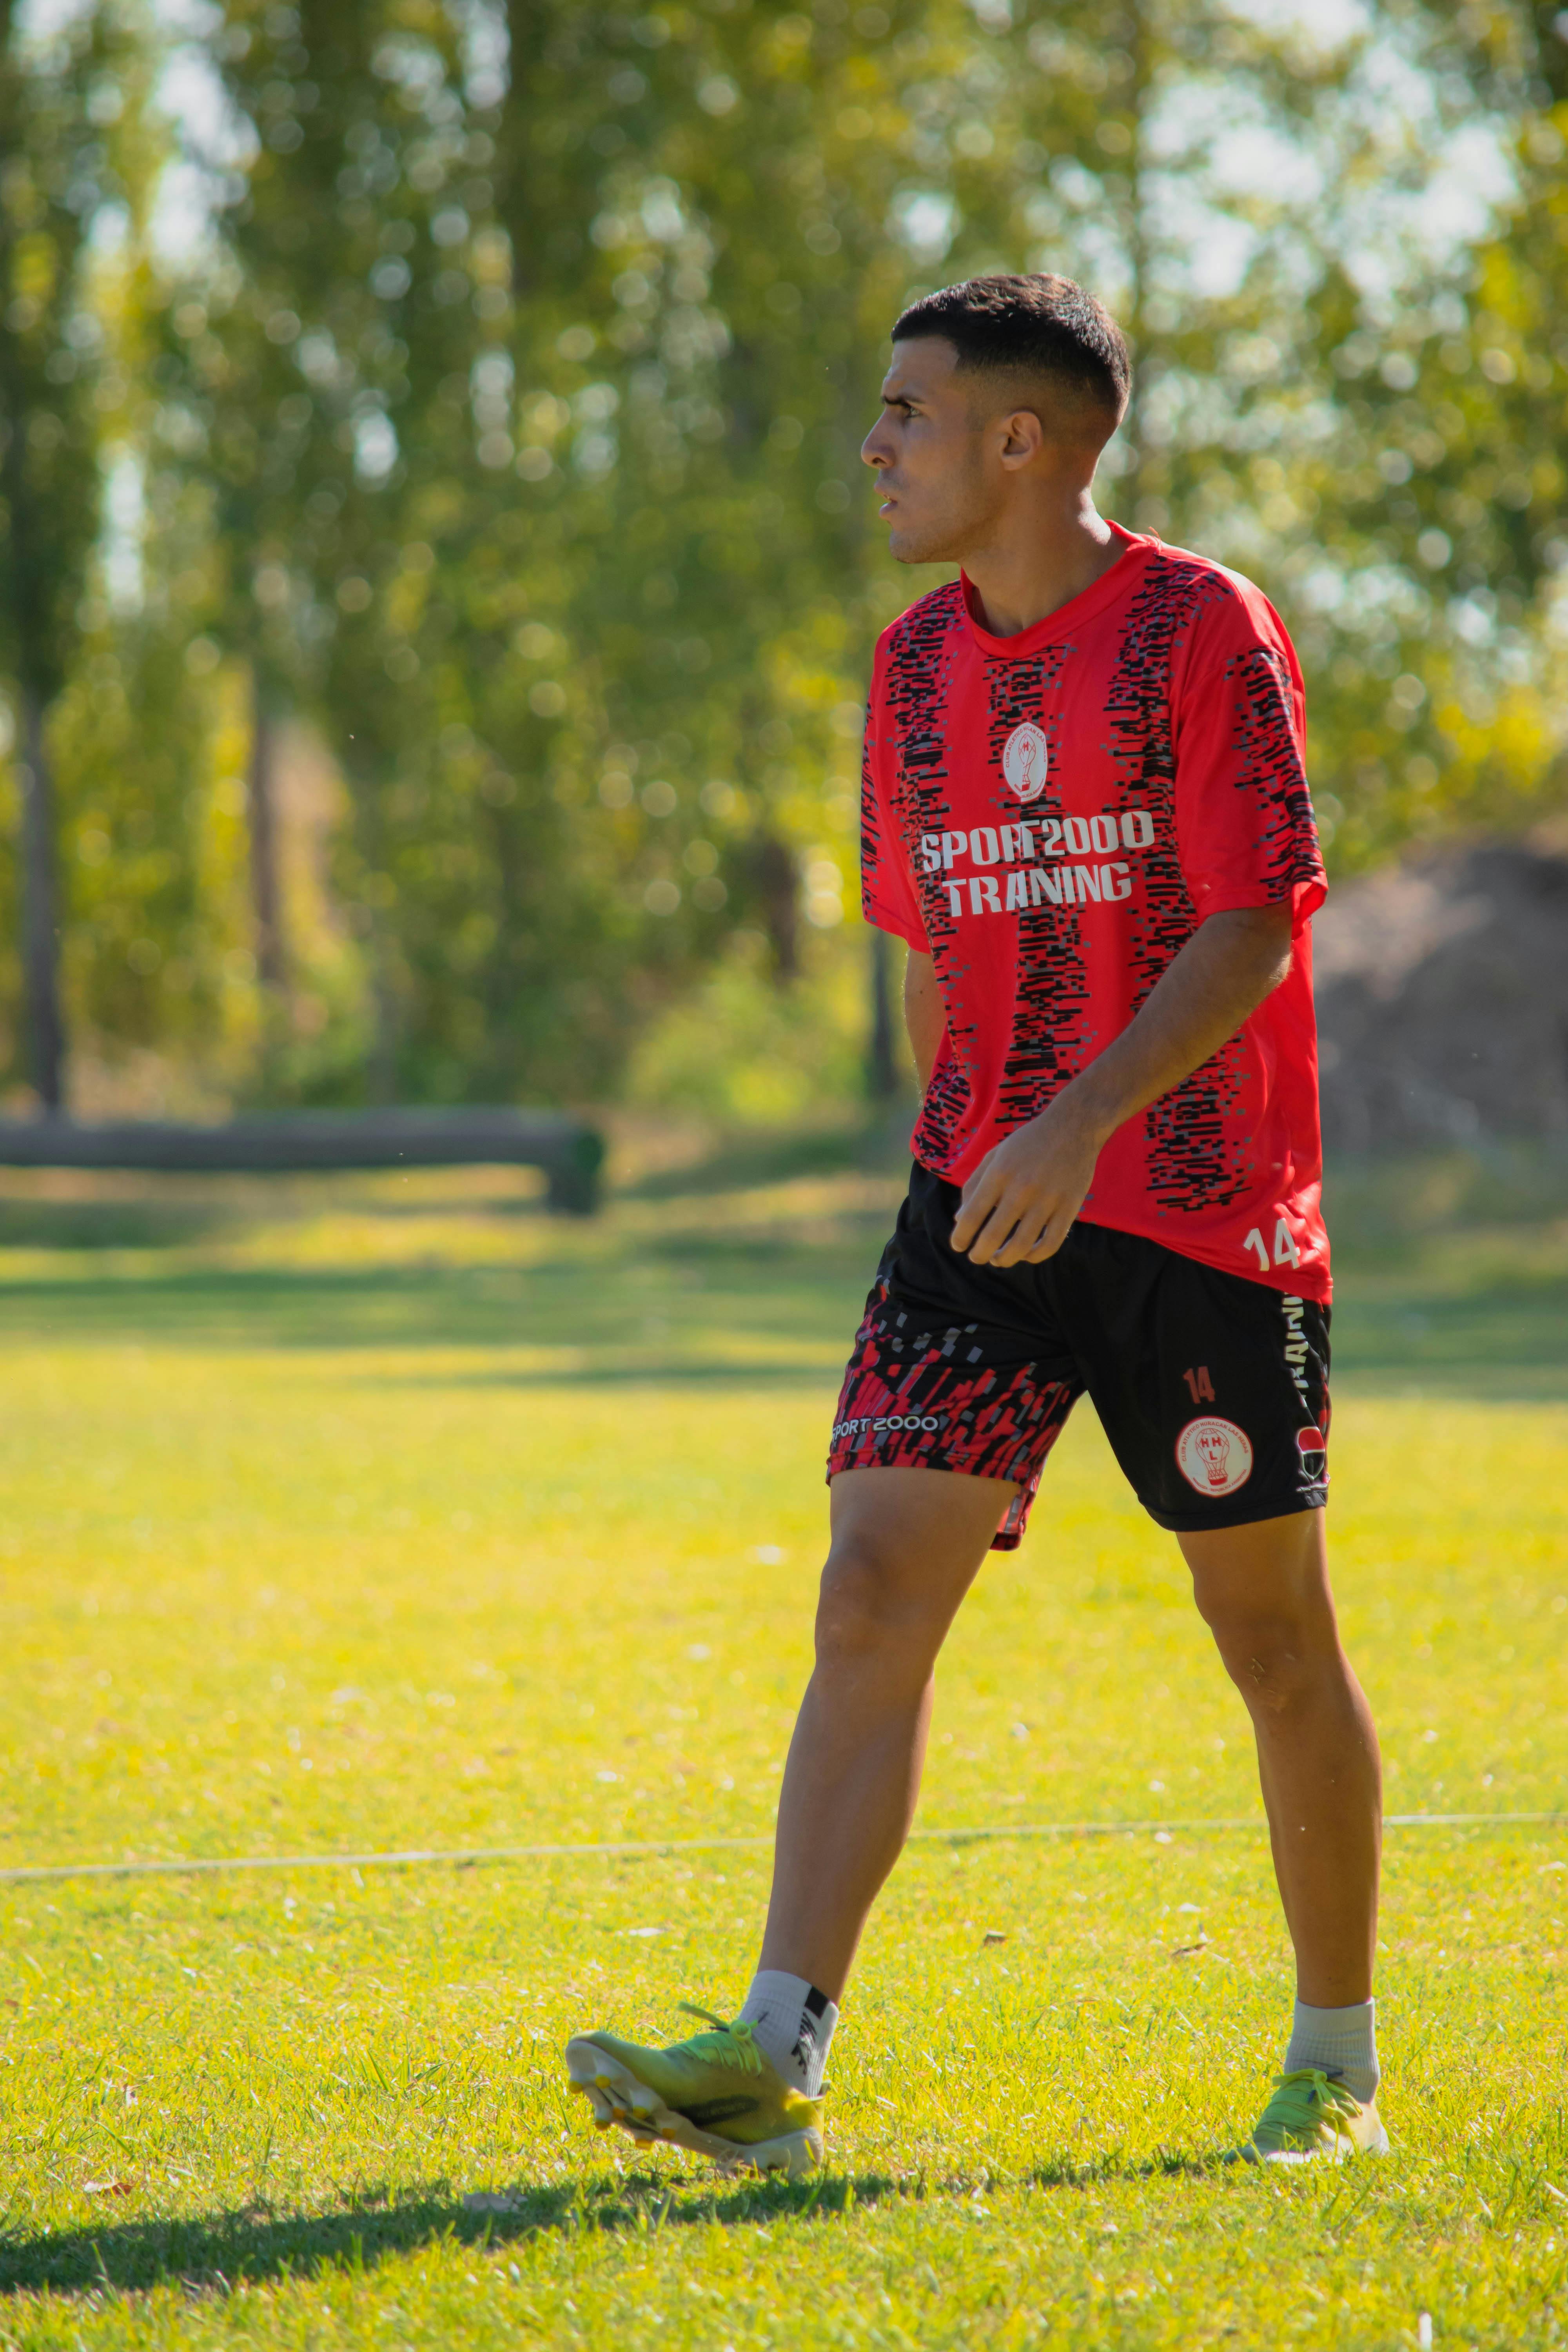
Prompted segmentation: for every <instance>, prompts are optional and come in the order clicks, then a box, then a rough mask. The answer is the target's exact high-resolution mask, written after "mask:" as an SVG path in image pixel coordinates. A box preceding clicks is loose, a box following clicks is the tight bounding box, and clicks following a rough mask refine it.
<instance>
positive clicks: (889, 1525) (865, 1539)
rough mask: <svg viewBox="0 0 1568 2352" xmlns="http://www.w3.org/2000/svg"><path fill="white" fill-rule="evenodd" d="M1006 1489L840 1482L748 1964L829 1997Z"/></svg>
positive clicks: (929, 1474) (916, 1474) (906, 1478)
mask: <svg viewBox="0 0 1568 2352" xmlns="http://www.w3.org/2000/svg"><path fill="white" fill-rule="evenodd" d="M1016 1492H1017V1489H1016V1486H1013V1485H1012V1484H1011V1482H1010V1481H1008V1480H1005V1479H999V1478H964V1477H957V1476H954V1475H952V1473H950V1472H948V1471H943V1470H894V1469H885V1470H882V1469H869V1470H843V1471H840V1472H839V1474H838V1475H837V1477H836V1478H835V1479H834V1481H833V1486H832V1489H831V1515H832V1541H831V1544H830V1547H829V1550H828V1555H827V1565H826V1568H825V1569H824V1570H823V1574H822V1594H821V1599H820V1601H819V1602H818V1605H817V1612H816V1671H815V1672H814V1674H813V1675H812V1677H811V1680H810V1682H809V1683H808V1684H807V1685H806V1692H805V1699H804V1700H803V1701H802V1704H801V1710H800V1716H799V1718H798V1720H797V1722H796V1724H795V1737H794V1738H793V1739H792V1741H791V1742H790V1751H789V1761H788V1763H787V1764H786V1765H785V1767H784V1790H783V1793H782V1795H781V1797H780V1800H779V1822H778V1833H777V1839H776V1843H775V1848H774V1861H773V1896H772V1900H771V1901H770V1903H769V1906H768V1923H767V1929H766V1932H765V1934H764V1936H763V1951H762V1959H761V1962H760V1965H761V1967H763V1968H764V1969H785V1970H787V1971H788V1972H789V1974H790V1975H792V1976H795V1977H802V1978H804V1979H805V1980H806V1982H807V1983H808V1984H813V1985H816V1986H817V1987H818V1988H819V1989H820V1990H822V1991H823V1992H825V1993H826V1995H827V1996H828V1999H829V2000H834V2001H837V2000H838V1998H839V1996H840V1994H841V1993H842V1992H843V1990H844V1986H845V1982H846V1980H847V1977H848V1974H849V1968H850V1963H851V1961H852V1960H853V1959H854V1957H855V1948H856V1946H857V1945H858V1942H859V1940H860V1934H861V1930H862V1929H863V1928H864V1927H865V1925H866V1919H867V1915H868V1912H869V1911H870V1908H871V1906H872V1904H873V1903H874V1902H875V1900H876V1898H877V1894H878V1891H879V1888H880V1886H881V1885H882V1882H883V1880H884V1879H885V1878H886V1877H887V1875H888V1873H889V1871H890V1870H891V1869H892V1867H893V1864H894V1863H895V1862H896V1861H897V1860H898V1858H899V1853H900V1849H901V1848H902V1846H903V1843H904V1840H905V1838H906V1837H907V1836H908V1835H909V1830H910V1822H911V1821H912V1820H913V1818H914V1811H915V1802H916V1800H917V1798H918V1796H919V1794H920V1782H921V1766H922V1765H923V1763H924V1761H925V1748H926V1734H927V1731H928V1729H929V1727H930V1723H931V1674H932V1670H933V1668H934V1666H935V1664H936V1659H937V1653H938V1652H939V1650H940V1649H941V1648H942V1643H943V1641H944V1640H945V1639H946V1636H947V1630H948V1627H949V1626H950V1625H951V1624H952V1620H953V1617H954V1615H955V1614H956V1612H957V1610H958V1604H959V1602H960V1601H962V1600H963V1596H964V1594H965V1593H966V1592H967V1591H968V1590H969V1588H970V1586H971V1584H972V1583H973V1580H974V1578H975V1574H976V1572H977V1570H979V1567H980V1564H981V1561H982V1560H983V1559H984V1557H985V1553H986V1550H987V1549H988V1548H989V1546H990V1542H991V1538H992V1537H993V1536H994V1534H995V1532H996V1529H997V1527H998V1525H999V1524H1000V1521H1001V1518H1002V1515H1003V1513H1004V1511H1005V1509H1006V1507H1007V1505H1008V1503H1009V1502H1010V1500H1011V1499H1012V1497H1013V1496H1014V1495H1015V1494H1016Z"/></svg>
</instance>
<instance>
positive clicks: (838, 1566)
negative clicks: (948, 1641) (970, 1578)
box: [816, 1529, 946, 1666]
mask: <svg viewBox="0 0 1568 2352" xmlns="http://www.w3.org/2000/svg"><path fill="white" fill-rule="evenodd" d="M945 1624H946V1621H945V1617H942V1619H941V1620H940V1621H939V1620H938V1619H937V1617H936V1616H935V1614H934V1612H932V1610H931V1607H930V1605H929V1604H928V1603H923V1601H922V1596H921V1592H920V1590H919V1585H918V1580H914V1579H911V1577H910V1570H909V1563H907V1562H906V1561H904V1560H902V1559H900V1557H899V1555H898V1552H897V1551H896V1549H894V1548H893V1547H891V1546H890V1545H889V1544H888V1543H887V1542H886V1540H885V1539H882V1538H879V1537H878V1536H876V1535H875V1534H874V1533H872V1532H870V1531H869V1530H866V1529H855V1530H853V1531H850V1530H845V1531H843V1532H841V1533H840V1534H838V1535H836V1536H835V1538H834V1539H833V1548H832V1549H831V1550H830V1551H829V1553H828V1555H827V1565H826V1568H825V1569H824V1570H823V1571H822V1590H821V1593H820V1595H819V1597H818V1600H817V1604H816V1657H817V1664H819V1665H839V1666H854V1665H858V1664H863V1663H867V1662H869V1661H872V1660H877V1661H881V1662H885V1663H888V1664H891V1663H892V1662H893V1661H895V1660H898V1659H902V1658H905V1657H910V1658H911V1659H912V1660H913V1662H914V1663H915V1664H917V1665H918V1664H920V1663H921V1660H922V1659H925V1658H926V1655H927V1653H928V1652H929V1653H930V1654H931V1655H934V1654H935V1648H936V1647H937V1646H940V1643H941V1640H942V1633H943V1632H944V1631H945ZM928 1664H929V1662H928Z"/></svg>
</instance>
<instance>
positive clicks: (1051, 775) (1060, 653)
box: [985, 645, 1100, 1127]
mask: <svg viewBox="0 0 1568 2352" xmlns="http://www.w3.org/2000/svg"><path fill="white" fill-rule="evenodd" d="M1071 651H1072V646H1070V645H1063V646H1047V647H1046V648H1045V650H1044V651H1043V652H1042V653H1040V654H1037V655H1036V656H1034V657H1033V658H1032V659H1029V660H1024V661H988V662H987V663H986V665H985V704H986V728H985V734H986V741H987V744H988V747H989V749H990V752H991V757H992V759H993V761H994V763H995V767H996V772H997V774H998V775H1000V774H1001V772H1002V749H1003V746H1004V744H1005V742H1006V740H1007V738H1008V736H1009V735H1011V733H1012V732H1013V730H1014V728H1015V727H1017V726H1020V725H1021V724H1022V723H1023V721H1024V720H1025V719H1032V720H1033V721H1034V724H1035V725H1036V726H1037V727H1038V728H1039V729H1040V730H1041V731H1042V732H1043V734H1044V735H1045V738H1046V740H1047V743H1048V745H1049V747H1050V756H1051V764H1050V769H1049V772H1048V773H1047V778H1046V789H1045V791H1044V792H1043V793H1041V794H1040V796H1039V798H1038V800H1035V801H1031V802H1030V803H1029V804H1028V806H1027V808H1023V807H1018V806H1016V804H1015V803H1013V799H1012V795H1011V793H1009V792H1008V791H1007V789H1006V786H1005V784H1004V785H1003V788H1002V794H1001V797H1002V800H1003V803H1005V805H1006V806H1007V807H1008V808H1009V810H1010V811H1011V812H1012V814H1014V815H1016V816H1022V817H1024V818H1026V820H1027V821H1028V822H1030V823H1031V824H1033V823H1037V822H1038V821H1040V820H1041V819H1043V818H1045V817H1048V816H1056V817H1059V816H1061V815H1062V814H1064V811H1063V808H1062V793H1061V776H1060V774H1059V772H1058V765H1057V754H1058V746H1059V741H1060V731H1061V730H1060V719H1059V716H1058V712H1057V711H1055V710H1053V709H1049V708H1048V707H1047V703H1046V699H1045V698H1046V696H1047V694H1048V693H1050V692H1051V690H1052V689H1053V688H1055V687H1056V686H1058V684H1059V683H1060V680H1061V674H1062V670H1063V667H1064V666H1065V665H1066V662H1067V658H1068V655H1069V654H1070V653H1071ZM1018 971H1019V977H1020V982H1021V983H1022V982H1023V976H1024V974H1026V973H1027V975H1028V982H1027V985H1023V984H1020V986H1019V989H1018V993H1017V998H1016V1002H1015V1004H1014V1008H1013V1045H1012V1050H1011V1051H1010V1053H1009V1054H1008V1055H1007V1061H1006V1066H1005V1068H1004V1070H1003V1073H1002V1081H1001V1084H1000V1086H999V1087H997V1089H996V1105H997V1109H998V1111H999V1112H1000V1114H1001V1116H1002V1117H1003V1118H1005V1120H1006V1122H1007V1124H1008V1125H1009V1126H1010V1127H1021V1126H1022V1125H1023V1123H1024V1121H1025V1120H1026V1119H1027V1118H1034V1117H1035V1115H1036V1113H1037V1112H1038V1111H1042V1110H1044V1108H1045V1107H1046V1105H1047V1103H1048V1102H1049V1101H1050V1099H1051V1097H1052V1096H1053V1095H1054V1094H1057V1093H1058V1092H1059V1091H1060V1089H1061V1088H1062V1087H1065V1086H1066V1084H1067V1083H1068V1079H1069V1078H1071V1077H1074V1076H1077V1074H1078V1072H1079V1070H1080V1069H1081V1068H1082V1067H1083V1065H1084V1063H1085V1062H1086V1061H1087V1060H1089V1058H1090V1056H1091V1055H1094V1054H1095V1053H1097V1052H1099V1050H1100V1047H1099V1045H1096V1043H1095V1042H1094V1041H1093V1040H1092V1039H1091V1038H1089V1037H1088V1036H1086V1034H1085V1033H1084V1029H1083V1013H1084V1011H1085V1009H1086V1007H1087V1006H1088V1004H1089V976H1088V973H1087V971H1085V968H1084V961H1083V945H1082V940H1081V939H1080V937H1079V909H1078V908H1076V907H1073V908H1067V907H1050V906H1042V907H1032V908H1027V909H1026V910H1025V911H1023V912H1021V913H1020V914H1019V917H1018Z"/></svg>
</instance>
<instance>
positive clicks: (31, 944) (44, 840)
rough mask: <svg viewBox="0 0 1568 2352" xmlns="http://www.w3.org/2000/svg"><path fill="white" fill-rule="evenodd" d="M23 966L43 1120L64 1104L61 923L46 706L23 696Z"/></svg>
mask: <svg viewBox="0 0 1568 2352" xmlns="http://www.w3.org/2000/svg"><path fill="white" fill-rule="evenodd" d="M22 729H23V745H22V750H23V756H22V767H21V773H20V778H19V781H20V783H21V787H22V906H23V917H22V922H23V947H22V957H23V968H24V971H25V974H26V1001H27V1031H28V1039H29V1043H30V1045H31V1049H32V1076H33V1085H34V1087H35V1088H36V1090H37V1097H38V1100H39V1103H40V1104H41V1106H42V1108H43V1113H44V1117H45V1118H58V1116H59V1113H60V1110H61V1108H63V1104H64V1085H63V1074H64V1066H65V1031H64V1028H63V1025H62V1024H61V1021H60V992H59V924H58V919H57V915H56V908H55V793H54V785H53V782H52V781H51V779H50V776H49V768H48V754H47V751H46V750H45V747H44V706H43V703H42V701H41V699H40V698H39V697H38V695H37V693H35V692H34V691H33V690H32V689H31V688H24V690H23V696H22Z"/></svg>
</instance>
